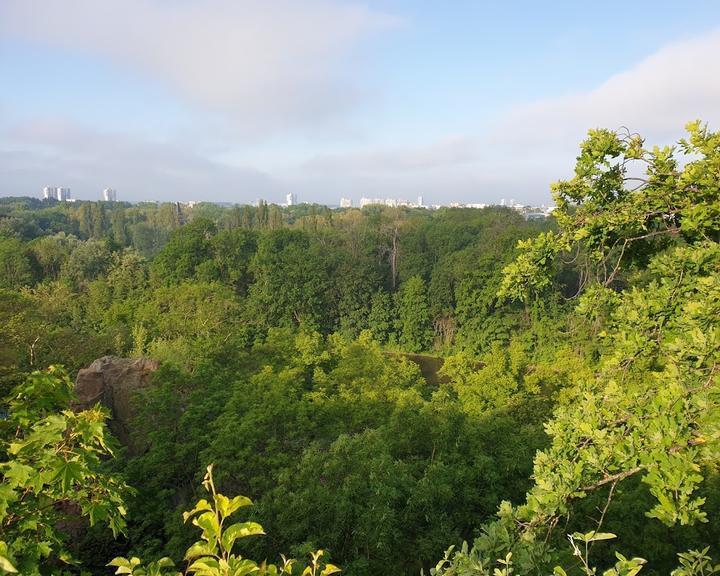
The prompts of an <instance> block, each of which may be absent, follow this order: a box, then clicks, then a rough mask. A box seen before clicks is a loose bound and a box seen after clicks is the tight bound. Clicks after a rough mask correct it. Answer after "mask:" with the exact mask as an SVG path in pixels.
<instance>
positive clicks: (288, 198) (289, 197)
mask: <svg viewBox="0 0 720 576" xmlns="http://www.w3.org/2000/svg"><path fill="white" fill-rule="evenodd" d="M285 204H287V205H288V206H296V205H297V194H293V193H292V192H289V193H288V194H286V195H285Z"/></svg>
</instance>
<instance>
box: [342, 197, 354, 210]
mask: <svg viewBox="0 0 720 576" xmlns="http://www.w3.org/2000/svg"><path fill="white" fill-rule="evenodd" d="M340 208H352V200H351V199H350V198H340Z"/></svg>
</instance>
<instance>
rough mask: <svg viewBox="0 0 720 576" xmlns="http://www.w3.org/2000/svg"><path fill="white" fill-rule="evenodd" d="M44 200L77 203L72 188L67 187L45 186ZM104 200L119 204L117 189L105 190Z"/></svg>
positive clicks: (103, 192) (103, 193)
mask: <svg viewBox="0 0 720 576" xmlns="http://www.w3.org/2000/svg"><path fill="white" fill-rule="evenodd" d="M43 198H44V199H45V200H50V199H53V200H57V201H59V202H75V198H73V197H72V196H71V195H70V188H65V187H55V186H45V188H43ZM102 199H103V200H104V201H105V202H117V190H115V188H105V190H103V191H102Z"/></svg>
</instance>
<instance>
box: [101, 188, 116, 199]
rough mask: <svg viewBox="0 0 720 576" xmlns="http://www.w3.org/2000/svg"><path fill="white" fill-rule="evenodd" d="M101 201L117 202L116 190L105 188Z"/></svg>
mask: <svg viewBox="0 0 720 576" xmlns="http://www.w3.org/2000/svg"><path fill="white" fill-rule="evenodd" d="M103 200H105V202H117V190H115V189H114V188H105V190H103Z"/></svg>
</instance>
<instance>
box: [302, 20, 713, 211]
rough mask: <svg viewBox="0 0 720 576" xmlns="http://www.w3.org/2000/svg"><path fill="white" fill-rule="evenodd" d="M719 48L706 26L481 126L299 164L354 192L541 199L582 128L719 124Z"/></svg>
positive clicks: (657, 136)
mask: <svg viewBox="0 0 720 576" xmlns="http://www.w3.org/2000/svg"><path fill="white" fill-rule="evenodd" d="M718 56H720V30H715V31H712V32H710V33H707V34H704V35H702V36H699V37H697V38H694V39H690V40H685V41H681V42H675V43H672V44H669V45H667V46H665V47H663V48H662V49H660V50H658V51H657V52H655V53H654V54H652V55H650V56H648V57H647V58H645V59H644V60H642V61H640V62H638V63H636V64H633V65H631V66H629V67H628V68H627V69H626V70H624V71H622V72H620V73H618V74H615V75H614V76H612V77H610V78H608V79H607V80H606V81H605V82H603V83H602V84H600V85H599V86H597V87H596V88H594V89H592V90H589V91H585V92H577V93H573V94H567V95H563V96H560V97H555V98H549V99H547V100H543V101H537V102H532V103H528V104H526V105H523V106H517V107H514V108H512V109H510V110H508V111H507V112H505V113H502V114H499V115H498V117H497V118H496V119H495V121H494V122H493V123H492V125H491V126H490V127H489V128H488V130H487V131H486V133H484V134H474V135H465V136H455V137H453V138H452V139H445V140H440V141H438V142H435V143H430V144H425V145H420V146H417V145H416V146H412V147H404V148H403V147H396V148H392V149H383V150H371V151H361V152H357V153H354V154H345V155H329V156H318V157H316V158H314V159H312V160H310V161H308V162H307V163H305V164H304V165H303V167H302V171H303V172H304V174H305V177H306V178H307V179H308V180H309V181H312V182H313V183H314V185H315V186H316V188H318V187H319V186H320V184H321V182H322V172H323V171H325V172H326V173H327V175H328V178H329V179H330V180H331V181H332V182H333V183H334V184H336V185H337V186H343V187H345V189H346V190H352V191H354V192H355V193H358V192H360V191H359V190H358V188H360V189H362V187H363V186H366V187H367V188H368V189H370V190H372V191H373V192H374V193H377V194H379V193H382V191H383V190H384V191H385V192H384V193H385V194H394V191H395V190H401V191H403V193H405V194H406V195H407V194H409V193H410V194H411V193H412V190H418V191H420V192H422V193H423V194H425V195H426V196H427V197H428V198H431V199H433V200H434V201H443V202H446V201H449V200H453V199H455V200H465V201H486V202H487V201H497V200H499V199H500V198H501V197H503V196H504V197H511V196H513V197H515V198H516V199H518V200H522V201H526V202H548V201H549V200H550V193H549V187H550V183H551V182H552V181H554V180H557V179H560V178H565V177H568V176H570V175H571V172H572V168H573V165H574V160H575V156H576V155H577V150H578V145H579V144H580V142H581V141H582V140H583V139H584V138H585V136H586V134H587V131H588V129H589V128H596V127H606V128H610V129H618V128H621V127H623V126H626V127H628V128H629V129H630V130H632V131H634V132H639V133H640V134H641V135H643V137H645V138H646V142H647V143H648V144H649V145H653V144H672V143H674V142H676V141H677V140H678V139H679V138H680V137H682V136H683V135H684V129H683V128H684V125H685V123H686V122H688V121H689V120H694V119H696V118H700V119H702V120H704V121H707V122H709V124H710V127H711V129H714V130H720V58H718ZM342 175H344V176H346V177H347V178H346V179H345V180H343V179H342V178H340V177H339V176H342ZM348 178H357V179H359V180H358V182H360V184H359V185H358V183H348V182H347V179H348ZM362 183H364V184H362Z"/></svg>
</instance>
